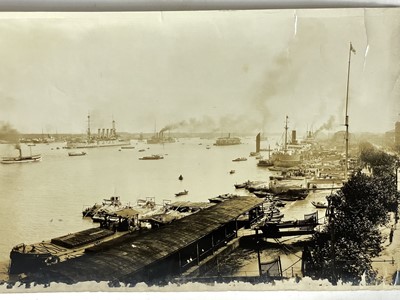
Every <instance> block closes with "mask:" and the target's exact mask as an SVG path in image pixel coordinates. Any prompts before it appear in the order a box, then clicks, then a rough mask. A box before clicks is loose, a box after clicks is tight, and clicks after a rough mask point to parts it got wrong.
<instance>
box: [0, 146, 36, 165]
mask: <svg viewBox="0 0 400 300" xmlns="http://www.w3.org/2000/svg"><path fill="white" fill-rule="evenodd" d="M15 149H17V150H18V151H19V156H11V157H3V158H2V159H1V163H2V164H19V163H29V162H39V161H41V160H42V155H41V154H35V155H32V154H31V155H29V156H23V155H22V150H21V146H20V145H19V144H17V145H16V146H15Z"/></svg>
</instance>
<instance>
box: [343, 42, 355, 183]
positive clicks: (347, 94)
mask: <svg viewBox="0 0 400 300" xmlns="http://www.w3.org/2000/svg"><path fill="white" fill-rule="evenodd" d="M352 52H353V53H354V54H355V53H356V50H354V48H353V45H352V44H351V42H350V45H349V62H348V66H347V85H346V111H345V120H344V126H346V134H345V139H346V156H345V163H344V180H347V176H348V175H347V173H348V168H349V167H348V163H349V162H348V160H349V116H348V106H349V83H350V62H351V53H352Z"/></svg>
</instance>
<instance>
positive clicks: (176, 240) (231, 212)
mask: <svg viewBox="0 0 400 300" xmlns="http://www.w3.org/2000/svg"><path fill="white" fill-rule="evenodd" d="M262 203H263V199H260V198H257V197H250V196H237V197H235V198H232V199H229V200H226V201H224V202H222V203H219V204H217V205H214V206H211V207H209V208H206V209H204V210H202V211H200V212H198V213H195V214H193V215H189V216H187V217H185V218H182V219H179V220H177V221H175V222H173V223H171V224H169V225H166V226H163V227H160V228H157V229H152V230H149V231H146V232H144V233H140V232H135V233H134V234H132V235H128V236H124V237H122V238H121V240H120V241H115V242H113V243H112V244H109V245H108V247H107V246H104V245H99V246H95V247H92V248H91V249H88V250H89V251H87V252H88V253H87V254H86V255H83V256H81V257H78V258H75V259H70V260H67V261H65V262H62V263H59V264H56V265H53V266H50V267H47V268H45V269H42V270H40V271H38V272H36V273H34V274H30V275H29V277H28V278H27V279H29V281H35V282H38V283H40V282H52V281H53V282H54V281H57V282H59V281H60V282H65V283H70V284H72V283H77V282H82V281H112V280H118V281H121V279H123V278H124V277H125V276H128V275H132V274H135V273H136V272H138V271H140V270H141V269H142V268H144V267H146V266H148V265H150V264H152V263H155V262H157V261H160V260H162V259H164V258H166V257H168V256H170V255H172V254H174V253H176V252H177V251H179V250H181V249H184V248H185V247H186V246H188V245H190V244H192V243H194V242H196V241H198V240H199V239H201V238H202V237H204V236H205V235H207V234H209V233H211V232H213V231H215V230H217V229H218V228H219V227H221V226H223V225H224V224H226V223H228V222H230V221H234V220H235V219H236V218H237V217H239V216H240V215H242V214H244V213H246V212H248V211H249V210H251V209H253V208H254V207H256V206H259V205H261V204H262Z"/></svg>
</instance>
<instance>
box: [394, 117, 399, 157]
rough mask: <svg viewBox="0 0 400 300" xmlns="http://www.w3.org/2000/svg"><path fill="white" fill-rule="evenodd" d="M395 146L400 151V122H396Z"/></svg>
mask: <svg viewBox="0 0 400 300" xmlns="http://www.w3.org/2000/svg"><path fill="white" fill-rule="evenodd" d="M394 148H395V149H396V150H397V151H399V152H400V122H396V125H395V128H394Z"/></svg>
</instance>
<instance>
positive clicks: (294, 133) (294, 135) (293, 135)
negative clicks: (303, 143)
mask: <svg viewBox="0 0 400 300" xmlns="http://www.w3.org/2000/svg"><path fill="white" fill-rule="evenodd" d="M292 144H297V140H296V130H292Z"/></svg>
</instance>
